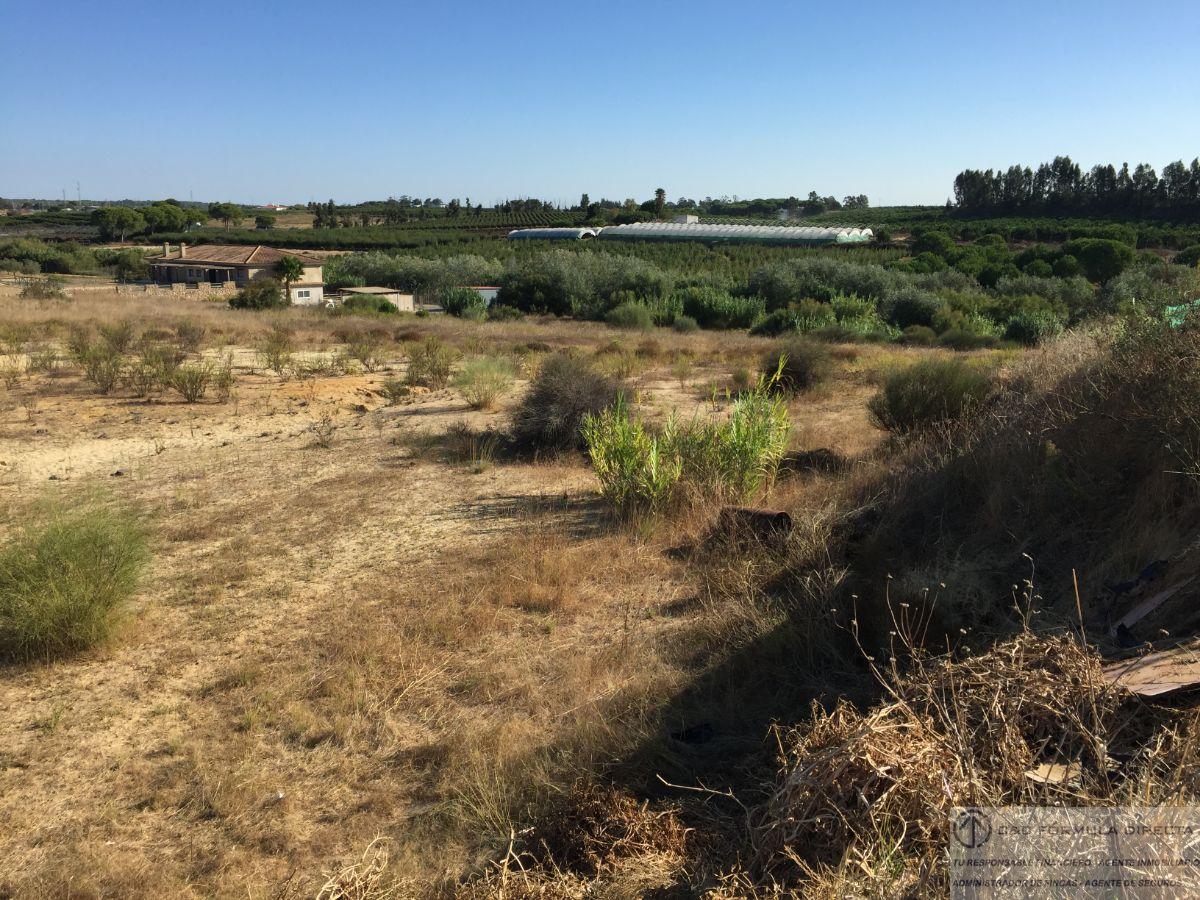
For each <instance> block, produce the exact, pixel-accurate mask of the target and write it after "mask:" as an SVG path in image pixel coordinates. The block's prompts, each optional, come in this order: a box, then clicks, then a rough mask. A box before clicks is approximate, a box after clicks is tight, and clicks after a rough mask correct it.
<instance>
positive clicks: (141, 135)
mask: <svg viewBox="0 0 1200 900" xmlns="http://www.w3.org/2000/svg"><path fill="white" fill-rule="evenodd" d="M3 9H4V13H3V23H4V27H3V29H2V30H0V116H2V120H3V121H4V122H5V127H4V139H3V140H2V141H0V195H2V196H7V197H36V198H46V199H51V198H55V197H60V196H62V193H63V191H64V190H65V191H66V193H67V196H68V198H73V197H74V196H75V194H76V183H77V182H78V183H79V190H80V191H81V193H82V195H83V196H84V197H85V198H88V199H124V198H131V199H156V198H162V197H167V196H173V197H176V198H179V199H188V198H189V197H194V198H195V199H196V200H233V201H236V202H242V203H266V202H277V203H295V202H306V201H308V200H324V199H327V198H330V197H332V198H335V199H336V200H337V201H338V202H341V203H355V202H359V201H362V200H367V199H382V198H385V197H387V196H389V195H393V196H400V195H402V194H409V195H412V196H418V197H441V198H443V199H449V198H451V197H459V198H467V197H469V198H470V199H471V201H472V202H473V203H483V204H489V205H490V204H492V203H495V202H497V201H500V200H503V199H505V198H509V197H521V196H535V197H540V198H544V199H549V200H557V201H559V202H562V203H564V204H571V203H575V202H577V201H578V199H579V195H580V193H581V192H584V191H586V192H588V193H589V194H590V195H591V197H592V198H593V199H599V198H601V197H608V198H612V199H618V200H619V199H623V198H625V197H635V198H637V199H638V200H644V199H646V198H648V197H650V196H651V195H652V194H653V191H654V189H655V188H656V187H659V186H662V187H664V188H665V189H666V190H667V194H668V197H669V198H671V199H674V198H676V197H679V196H688V197H693V198H697V199H698V198H702V197H704V196H721V195H731V196H732V195H737V196H740V197H758V196H766V197H770V196H788V195H796V196H803V195H805V194H807V193H808V191H810V190H816V191H818V192H819V193H821V194H823V195H825V194H831V195H834V196H837V197H841V196H843V195H846V194H859V193H865V194H867V195H868V196H869V197H870V199H871V202H872V204H873V205H893V204H908V203H934V204H937V203H942V202H944V201H945V200H946V198H947V197H948V196H949V194H950V191H951V182H952V179H953V177H954V175H955V174H956V173H957V172H958V171H960V170H962V169H963V168H967V167H971V168H987V167H1004V166H1008V165H1011V164H1014V163H1022V164H1028V165H1036V164H1037V163H1039V162H1042V161H1046V160H1049V159H1052V158H1053V157H1054V156H1055V155H1058V154H1064V153H1065V154H1068V155H1070V156H1071V157H1072V158H1074V159H1075V161H1076V162H1078V163H1079V164H1080V165H1081V166H1083V167H1084V168H1085V169H1086V168H1088V167H1090V166H1091V165H1093V164H1094V163H1097V162H1105V163H1107V162H1112V163H1116V164H1118V165H1119V164H1120V163H1121V162H1123V161H1128V162H1129V163H1130V164H1131V165H1132V164H1136V163H1138V162H1147V163H1150V164H1152V165H1153V166H1155V167H1156V168H1158V169H1161V167H1162V166H1163V165H1164V164H1166V163H1167V162H1169V161H1171V160H1175V159H1181V158H1182V159H1184V160H1190V159H1191V158H1192V157H1193V156H1196V155H1197V154H1198V153H1200V115H1197V113H1198V112H1200V62H1198V61H1197V59H1198V57H1197V54H1196V53H1195V48H1196V46H1200V16H1197V15H1196V14H1195V7H1194V5H1193V4H1191V3H1186V2H1179V0H1170V2H1165V3H1163V4H1159V5H1157V6H1155V7H1154V9H1153V14H1152V15H1139V14H1130V12H1129V7H1128V6H1127V5H1125V4H1117V3H1115V2H1109V0H1105V2H1091V3H1082V2H1067V3H1061V4H1056V5H1054V6H1053V7H1046V6H1045V5H1043V4H1038V3H1032V2H1024V0H1023V2H1018V3H1013V4H1009V5H1007V6H1005V7H1004V8H1003V9H1002V10H999V11H994V10H991V9H988V10H985V9H982V8H980V9H976V8H975V7H974V5H970V4H966V5H964V4H957V3H949V2H932V3H922V4H919V5H917V6H908V7H905V6H897V5H895V4H885V3H875V2H862V3H859V4H857V5H855V6H850V7H835V6H833V5H828V4H797V3H787V2H782V0H762V2H753V3H749V4H742V5H740V6H737V7H732V6H730V5H729V4H725V3H720V4H719V3H715V2H708V0H701V2H677V0H668V2H661V3H656V4H653V5H649V4H638V3H633V2H627V0H611V2H606V3H604V4H582V5H560V4H551V3H548V2H544V0H535V2H530V3H526V4H524V5H523V6H522V7H521V8H520V10H519V14H514V12H513V10H512V8H509V7H498V6H495V5H494V4H489V3H484V2H463V0H459V2H452V3H447V4H443V5H440V6H438V8H436V9H434V8H429V7H428V6H426V5H424V4H397V5H396V6H395V7H394V8H392V7H385V6H375V5H373V4H365V3H354V2H352V3H347V4H342V5H339V6H337V7H330V6H328V5H326V4H318V3H316V2H313V0H298V2H296V3H293V4H291V5H289V6H288V7H286V8H284V7H270V8H268V7H266V6H265V5H264V6H263V7H258V6H252V5H249V4H232V3H224V2H217V3H208V4H204V5H202V6H193V5H187V4H176V5H169V4H168V5H164V4H162V3H141V2H126V3H114V4H103V5H96V4H90V3H84V2H81V0H65V2H61V3H57V4H55V5H54V6H53V7H51V6H49V5H47V4H41V3H35V2H31V0H6V2H5V4H4V7H3Z"/></svg>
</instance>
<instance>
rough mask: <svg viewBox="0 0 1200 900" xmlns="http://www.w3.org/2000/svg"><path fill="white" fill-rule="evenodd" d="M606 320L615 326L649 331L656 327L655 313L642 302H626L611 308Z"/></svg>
mask: <svg viewBox="0 0 1200 900" xmlns="http://www.w3.org/2000/svg"><path fill="white" fill-rule="evenodd" d="M604 321H605V322H607V323H608V324H609V325H611V326H613V327H614V328H628V329H633V330H637V331H649V330H650V329H651V328H653V327H654V313H653V312H652V311H651V309H650V307H648V306H646V305H644V304H642V303H634V302H626V303H622V304H621V305H620V306H617V307H614V308H613V309H610V310H609V311H608V313H607V314H606V315H605V316H604Z"/></svg>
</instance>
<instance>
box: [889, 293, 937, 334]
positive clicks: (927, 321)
mask: <svg viewBox="0 0 1200 900" xmlns="http://www.w3.org/2000/svg"><path fill="white" fill-rule="evenodd" d="M941 305H942V301H941V300H940V299H939V298H938V297H937V296H935V295H934V294H931V293H929V292H928V291H923V290H921V289H920V288H915V287H905V288H901V289H899V290H897V291H896V292H895V293H893V294H891V295H890V296H889V297H887V299H886V300H885V301H884V302H883V317H884V318H885V319H886V320H887V321H888V323H889V324H892V325H895V326H896V327H897V328H900V329H904V328H907V327H908V326H909V325H932V324H933V316H934V314H935V313H936V312H937V311H938V309H939V308H940V307H941Z"/></svg>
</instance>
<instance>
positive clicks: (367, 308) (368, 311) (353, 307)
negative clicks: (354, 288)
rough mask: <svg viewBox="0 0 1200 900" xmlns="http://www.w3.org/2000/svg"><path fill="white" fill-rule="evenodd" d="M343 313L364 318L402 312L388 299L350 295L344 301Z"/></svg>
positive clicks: (366, 295) (368, 295) (369, 295)
mask: <svg viewBox="0 0 1200 900" xmlns="http://www.w3.org/2000/svg"><path fill="white" fill-rule="evenodd" d="M341 308H342V311H343V312H348V313H354V314H355V315H364V316H375V315H381V316H390V315H395V314H397V313H399V312H400V310H398V309H396V305H395V304H394V303H392V301H391V300H388V299H387V298H386V297H376V296H373V295H371V294H350V295H349V296H348V297H346V298H345V299H344V300H342V307H341Z"/></svg>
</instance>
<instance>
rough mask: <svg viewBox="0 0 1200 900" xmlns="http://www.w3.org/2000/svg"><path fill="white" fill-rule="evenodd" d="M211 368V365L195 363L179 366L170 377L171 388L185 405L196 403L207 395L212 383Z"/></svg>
mask: <svg viewBox="0 0 1200 900" xmlns="http://www.w3.org/2000/svg"><path fill="white" fill-rule="evenodd" d="M212 379H213V367H212V364H211V363H207V362H206V363H196V364H194V365H189V366H180V367H179V368H178V369H176V370H175V373H174V374H173V375H172V376H171V387H172V388H173V389H174V390H175V391H177V392H178V393H179V396H181V397H182V398H183V399H184V402H185V403H197V402H199V401H200V400H203V399H204V395H205V394H206V393H208V386H209V384H211V383H212Z"/></svg>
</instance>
